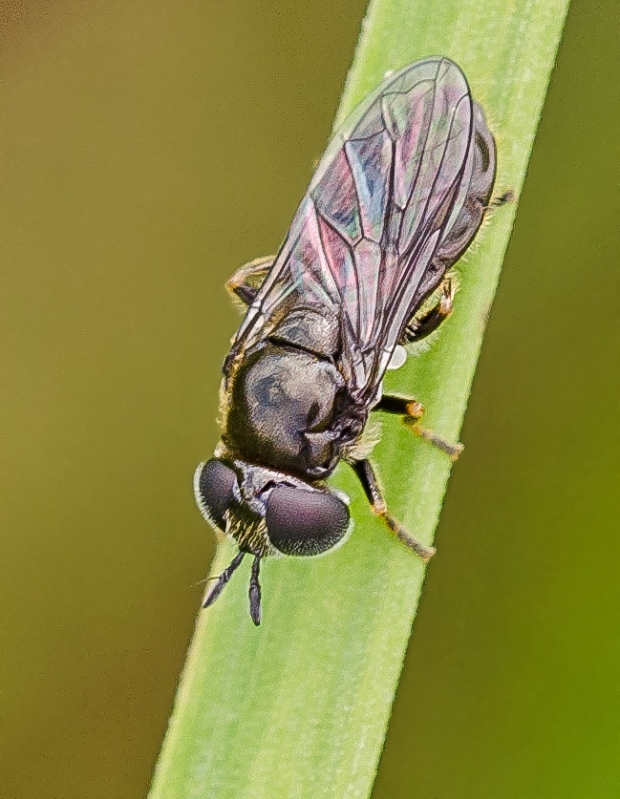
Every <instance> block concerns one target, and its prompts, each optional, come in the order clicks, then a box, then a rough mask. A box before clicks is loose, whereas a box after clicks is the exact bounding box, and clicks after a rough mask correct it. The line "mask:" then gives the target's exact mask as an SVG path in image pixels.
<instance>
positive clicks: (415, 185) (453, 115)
mask: <svg viewBox="0 0 620 799" xmlns="http://www.w3.org/2000/svg"><path fill="white" fill-rule="evenodd" d="M495 162H496V156H495V141H494V138H493V136H492V134H491V133H490V131H489V129H488V127H487V125H486V122H485V117H484V113H483V111H482V108H481V107H480V105H479V104H478V103H477V102H475V101H474V100H473V98H472V96H471V93H470V90H469V87H468V84H467V81H466V79H465V76H464V75H463V72H462V71H461V69H460V68H459V67H458V66H457V65H456V64H455V63H454V62H452V61H450V60H449V59H447V58H442V57H431V58H425V59H423V60H422V61H418V62H416V63H414V64H411V65H409V66H406V67H404V68H403V69H401V70H399V71H398V72H396V73H394V74H392V75H391V76H389V77H388V78H387V79H385V80H384V82H383V83H382V84H381V85H380V86H379V88H378V89H376V91H375V92H374V93H372V94H371V95H370V96H369V97H368V98H367V99H366V100H365V101H364V102H363V103H362V104H361V105H360V106H359V107H358V108H357V109H356V110H355V111H354V112H353V113H352V114H351V116H350V117H349V118H348V120H347V121H346V122H345V124H344V126H343V128H342V129H341V130H339V131H338V132H337V133H336V134H335V135H334V137H333V139H332V140H331V142H330V144H329V146H328V148H327V151H326V153H325V155H324V156H323V158H322V159H321V161H320V163H319V165H318V168H317V170H316V173H315V175H314V177H313V179H312V181H311V183H310V186H309V187H308V190H307V192H306V195H305V197H304V198H303V200H302V202H301V205H300V206H299V208H298V210H297V213H296V214H295V217H294V219H293V222H292V225H291V228H290V230H289V232H288V234H287V236H286V239H285V240H284V243H283V244H282V246H281V248H280V251H279V252H278V254H277V255H276V256H275V258H267V259H259V260H257V261H253V262H252V263H250V264H248V265H247V266H245V267H242V268H241V269H240V270H238V271H237V272H236V273H235V274H234V275H233V277H232V278H231V279H230V281H229V283H228V288H229V289H230V290H231V291H232V292H233V293H234V294H235V295H236V296H237V298H239V299H240V300H241V301H242V302H243V303H244V304H245V305H247V306H248V308H247V312H246V314H245V318H244V320H243V322H242V324H241V327H240V328H239V331H238V332H237V334H236V336H235V338H234V340H233V343H232V348H231V350H230V353H229V354H228V356H227V358H226V360H225V363H224V367H223V372H224V378H223V382H222V391H221V405H222V416H223V428H224V432H223V435H222V438H221V441H220V442H219V444H218V446H217V448H216V450H215V457H214V458H212V459H211V460H209V461H207V462H205V463H201V464H200V465H199V467H198V469H197V470H196V474H195V477H194V490H195V495H196V501H197V503H198V506H199V508H200V510H201V512H202V513H203V515H204V516H205V518H206V519H207V520H208V521H209V522H210V523H211V524H212V525H213V526H214V527H215V528H216V529H218V530H220V531H223V532H225V533H226V534H228V535H229V536H231V537H232V538H233V539H234V540H235V541H236V543H237V545H238V547H239V552H238V554H237V555H236V556H235V558H234V559H233V561H232V562H231V564H230V565H229V566H228V567H227V568H226V569H225V570H224V571H223V572H222V573H221V574H220V575H219V577H217V578H216V579H215V582H214V584H213V586H212V587H211V589H210V590H209V592H208V594H207V596H206V599H205V602H204V607H207V606H209V605H211V604H212V603H213V602H214V601H215V600H216V599H217V597H218V596H219V595H220V593H221V592H222V590H223V588H224V586H225V585H226V584H227V583H228V581H229V580H230V578H231V576H232V574H233V572H234V571H235V570H236V569H237V568H238V566H239V564H240V563H241V561H242V559H243V558H244V556H245V555H246V554H248V555H251V556H252V558H253V563H252V569H251V577H250V587H249V600H250V614H251V617H252V620H253V621H254V623H255V624H259V623H260V616H261V608H260V583H259V569H260V562H261V559H262V558H266V557H270V556H274V555H276V556H277V555H290V556H302V557H303V556H311V555H318V554H320V553H323V552H326V551H328V550H330V549H333V548H334V547H336V546H337V545H338V544H340V543H341V542H342V541H343V540H344V539H345V537H346V535H347V532H348V530H349V528H350V513H349V509H348V504H347V501H346V500H345V498H344V497H343V496H342V495H341V494H339V493H337V492H336V491H334V490H330V489H329V488H328V487H327V485H326V483H325V480H326V478H328V477H329V476H330V475H331V474H332V472H333V471H334V469H335V468H336V465H337V464H338V462H339V461H340V460H345V461H347V462H348V463H349V464H351V466H352V467H353V469H354V470H355V472H356V473H357V475H358V477H359V479H360V481H361V484H362V486H363V488H364V491H365V493H366V496H367V497H368V500H369V502H370V504H371V506H372V508H373V510H374V511H375V512H376V513H377V514H378V515H379V516H381V517H382V518H383V520H384V521H385V523H386V525H387V527H388V528H389V529H390V530H391V531H392V532H393V533H394V534H395V535H396V536H397V537H398V538H399V539H400V540H401V541H402V542H403V543H404V544H406V545H407V546H408V547H410V548H411V549H412V550H413V551H415V552H416V553H417V554H418V555H419V556H421V557H422V558H424V559H425V560H427V559H428V558H429V557H430V556H431V555H432V554H433V552H434V550H433V549H432V548H431V547H427V546H425V545H424V544H422V543H421V542H419V541H417V540H416V539H415V538H414V537H413V536H412V535H411V534H410V533H409V532H408V531H406V530H405V529H403V527H402V526H401V525H400V524H399V523H398V522H397V521H396V519H394V517H392V516H391V515H390V513H389V512H388V510H387V507H386V505H385V502H384V500H383V496H382V493H381V490H380V487H379V483H378V480H377V477H376V475H375V473H374V471H373V468H372V466H371V464H370V461H369V460H368V458H367V454H368V447H364V441H363V433H364V428H365V427H366V423H367V421H368V418H369V414H370V412H371V411H378V410H380V411H387V412H389V413H396V414H400V415H401V416H402V417H403V419H404V420H405V421H406V422H407V423H409V424H410V425H411V426H412V429H414V430H415V431H416V432H419V433H420V434H421V435H423V436H424V437H426V438H429V439H430V440H431V442H433V443H435V444H436V445H438V446H439V447H441V448H443V449H445V450H446V451H447V452H448V453H449V454H451V455H453V456H455V455H456V454H457V453H458V445H456V446H451V445H449V444H447V443H446V442H444V441H442V440H441V439H440V438H438V437H436V436H434V435H433V434H431V433H430V432H429V431H426V430H424V429H423V428H420V427H419V426H418V425H417V422H418V420H419V418H420V417H421V414H422V410H423V409H422V405H421V403H419V402H417V401H416V400H415V399H414V398H412V397H402V396H387V395H385V394H383V393H382V380H383V377H384V374H385V372H386V370H387V369H388V368H389V367H390V365H392V366H394V365H395V363H396V361H397V360H398V359H400V358H401V356H402V355H403V350H402V347H403V346H405V345H407V344H409V343H413V342H417V341H419V340H421V339H422V338H424V337H425V336H428V335H429V334H430V333H432V332H433V331H434V330H436V329H437V327H438V326H439V325H440V323H441V322H442V321H443V320H444V319H445V318H446V317H447V316H448V315H449V314H450V312H451V310H452V303H453V297H454V285H453V281H452V280H451V278H450V276H449V270H450V268H451V267H452V265H453V264H454V263H455V262H456V261H458V259H459V258H460V257H461V256H462V255H463V253H464V252H465V250H466V249H467V248H468V246H469V245H470V244H471V242H472V240H473V238H474V237H475V235H476V233H477V231H478V228H479V227H480V225H481V223H482V220H483V218H484V215H485V211H486V210H487V207H488V203H489V199H490V197H491V192H492V189H493V183H494V180H495ZM433 298H436V302H434V303H433V302H432V299H433ZM364 450H366V451H364Z"/></svg>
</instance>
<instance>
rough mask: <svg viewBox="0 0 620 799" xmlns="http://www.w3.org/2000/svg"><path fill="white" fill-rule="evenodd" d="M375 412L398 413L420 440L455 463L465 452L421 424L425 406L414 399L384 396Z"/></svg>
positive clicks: (459, 446) (460, 447)
mask: <svg viewBox="0 0 620 799" xmlns="http://www.w3.org/2000/svg"><path fill="white" fill-rule="evenodd" d="M373 411H384V412H385V413H396V414H398V415H399V416H402V417H403V423H404V424H406V425H407V427H408V428H409V429H410V430H412V431H413V432H414V433H415V434H416V435H417V436H420V438H423V439H424V440H425V441H428V442H429V444H432V445H433V446H434V447H437V449H440V450H441V451H442V452H445V453H446V455H448V456H449V457H450V460H452V461H455V460H456V459H457V458H458V457H459V455H460V454H461V452H462V451H463V445H462V444H452V443H451V442H449V441H446V440H445V438H442V437H441V436H438V435H437V434H436V433H433V431H432V430H429V429H428V428H427V427H423V426H422V425H421V424H420V423H419V422H420V419H421V418H422V415H423V414H424V405H422V403H421V402H418V400H416V399H415V398H414V397H399V396H396V395H394V394H384V395H383V396H382V397H381V399H380V400H379V402H378V403H377V405H375V407H374V408H373Z"/></svg>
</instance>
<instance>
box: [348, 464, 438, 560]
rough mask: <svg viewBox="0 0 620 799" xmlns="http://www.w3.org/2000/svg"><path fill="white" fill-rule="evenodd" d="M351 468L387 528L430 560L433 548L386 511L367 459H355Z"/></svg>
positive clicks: (410, 547)
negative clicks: (414, 535)
mask: <svg viewBox="0 0 620 799" xmlns="http://www.w3.org/2000/svg"><path fill="white" fill-rule="evenodd" d="M352 466H353V469H354V470H355V473H356V474H357V476H358V478H359V481H360V483H361V484H362V487H363V489H364V493H365V494H366V497H367V498H368V501H369V502H370V506H371V508H372V510H373V513H375V514H376V515H377V516H380V517H381V519H383V521H384V522H385V524H386V526H387V528H388V530H389V531H390V532H391V533H392V534H393V535H395V536H396V538H398V540H399V541H401V542H402V543H403V544H404V545H405V546H406V547H408V548H409V549H412V550H413V551H414V552H415V553H416V555H418V556H419V557H420V558H422V560H423V561H424V562H426V561H428V560H430V558H432V556H433V555H434V554H435V548H434V547H429V546H426V544H423V543H422V542H421V541H418V539H417V538H414V537H413V536H412V535H411V533H409V532H408V531H407V530H405V528H404V527H403V526H402V525H401V524H400V523H399V522H397V521H396V519H395V518H394V517H393V516H392V515H391V514H390V513H389V512H388V509H387V505H386V504H385V499H384V498H383V494H382V492H381V488H380V486H379V481H378V480H377V475H376V474H375V471H374V469H373V468H372V465H371V463H370V461H369V460H361V461H355V462H354V463H353V464H352Z"/></svg>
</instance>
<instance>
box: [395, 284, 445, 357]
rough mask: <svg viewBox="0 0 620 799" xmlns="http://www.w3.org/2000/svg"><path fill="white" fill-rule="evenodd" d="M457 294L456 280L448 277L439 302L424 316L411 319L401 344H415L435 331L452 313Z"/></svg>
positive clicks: (443, 285) (401, 338)
mask: <svg viewBox="0 0 620 799" xmlns="http://www.w3.org/2000/svg"><path fill="white" fill-rule="evenodd" d="M455 294H456V287H455V285H454V281H453V280H452V278H451V277H446V279H445V280H444V281H443V283H442V285H441V296H440V298H439V301H438V302H437V304H436V305H434V306H433V307H432V308H431V309H430V310H429V311H427V313H425V314H424V315H423V316H420V317H419V318H416V317H415V316H414V317H413V319H410V321H409V324H408V325H407V327H406V328H405V329H404V331H403V334H402V336H401V337H400V341H399V344H402V345H403V346H406V345H407V344H414V343H416V342H418V341H421V340H422V339H423V338H426V337H427V336H429V335H430V334H431V333H434V332H435V330H437V328H438V327H439V325H440V324H441V323H442V322H444V321H445V320H446V319H447V318H448V317H449V316H450V314H451V313H452V308H453V306H454V295H455Z"/></svg>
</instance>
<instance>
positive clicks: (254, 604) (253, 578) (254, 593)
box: [250, 555, 261, 627]
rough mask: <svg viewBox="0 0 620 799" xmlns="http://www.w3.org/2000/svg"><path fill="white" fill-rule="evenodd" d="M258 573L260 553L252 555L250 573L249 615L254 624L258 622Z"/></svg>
mask: <svg viewBox="0 0 620 799" xmlns="http://www.w3.org/2000/svg"><path fill="white" fill-rule="evenodd" d="M259 573H260V555H255V556H254V561H253V562H252V573H251V575H250V616H251V617H252V621H253V622H254V624H256V626H257V627H258V625H259V624H260V617H261V610H260V583H259V581H258V575H259Z"/></svg>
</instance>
